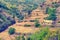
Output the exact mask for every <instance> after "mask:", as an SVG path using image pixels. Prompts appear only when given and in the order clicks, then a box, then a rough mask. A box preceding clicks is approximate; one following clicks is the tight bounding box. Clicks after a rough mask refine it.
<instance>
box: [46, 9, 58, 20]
mask: <svg viewBox="0 0 60 40" xmlns="http://www.w3.org/2000/svg"><path fill="white" fill-rule="evenodd" d="M55 10H56V9H55V8H47V9H46V13H47V14H49V16H48V17H47V18H46V19H47V20H56V18H57V17H56V14H55Z"/></svg>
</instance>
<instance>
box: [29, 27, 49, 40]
mask: <svg viewBox="0 0 60 40" xmlns="http://www.w3.org/2000/svg"><path fill="white" fill-rule="evenodd" d="M48 32H49V29H48V28H43V29H41V30H40V31H39V32H37V33H35V34H33V35H31V36H30V38H31V40H44V38H45V37H46V35H47V34H48Z"/></svg>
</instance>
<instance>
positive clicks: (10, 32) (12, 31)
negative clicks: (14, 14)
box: [8, 27, 15, 35]
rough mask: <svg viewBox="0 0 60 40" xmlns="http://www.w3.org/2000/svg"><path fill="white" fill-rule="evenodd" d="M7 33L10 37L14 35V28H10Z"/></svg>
mask: <svg viewBox="0 0 60 40" xmlns="http://www.w3.org/2000/svg"><path fill="white" fill-rule="evenodd" d="M8 33H9V34H10V35H12V34H14V33H15V28H12V27H11V28H10V29H9V31H8Z"/></svg>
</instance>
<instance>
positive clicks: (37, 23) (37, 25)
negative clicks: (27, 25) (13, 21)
mask: <svg viewBox="0 0 60 40" xmlns="http://www.w3.org/2000/svg"><path fill="white" fill-rule="evenodd" d="M35 27H40V23H39V20H38V19H36V20H35Z"/></svg>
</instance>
